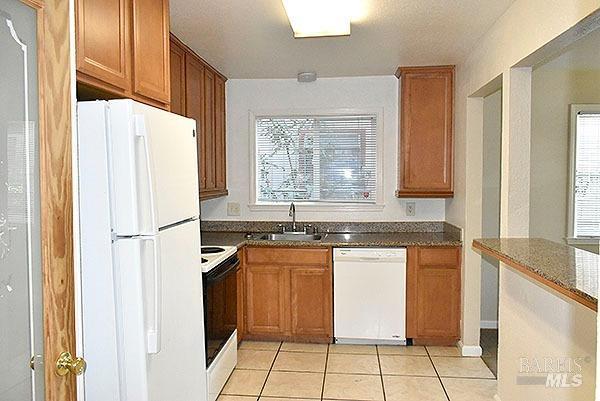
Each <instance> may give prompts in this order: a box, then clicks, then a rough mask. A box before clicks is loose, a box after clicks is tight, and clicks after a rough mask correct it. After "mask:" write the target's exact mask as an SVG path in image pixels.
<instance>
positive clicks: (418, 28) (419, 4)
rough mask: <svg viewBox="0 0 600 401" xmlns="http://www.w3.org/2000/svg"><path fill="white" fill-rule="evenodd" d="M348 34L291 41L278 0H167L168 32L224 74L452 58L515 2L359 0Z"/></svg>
mask: <svg viewBox="0 0 600 401" xmlns="http://www.w3.org/2000/svg"><path fill="white" fill-rule="evenodd" d="M359 1H361V9H362V10H361V12H360V15H358V16H357V18H356V19H354V20H353V23H352V35H351V36H350V37H337V38H307V39H294V38H293V33H292V30H291V28H290V25H289V22H288V19H287V16H286V14H285V10H284V8H283V5H282V3H281V0H171V30H172V31H173V32H174V33H175V34H176V35H177V36H178V37H179V38H180V39H181V40H183V42H185V43H186V44H187V45H188V46H190V47H191V48H192V49H194V50H195V51H196V52H198V54H200V55H201V56H202V57H203V58H204V59H205V60H206V61H208V62H209V63H210V64H212V65H213V66H214V67H215V68H217V69H218V70H220V71H221V72H222V73H224V74H225V75H226V76H227V77H229V78H291V77H295V76H296V74H297V73H298V72H302V71H316V72H317V73H318V75H319V76H320V77H332V76H334V77H342V76H367V75H391V74H393V73H394V72H395V70H396V68H397V67H398V66H399V65H433V64H456V63H458V62H459V61H460V60H461V58H462V57H463V56H465V55H466V54H467V52H468V50H469V49H470V48H471V47H472V46H473V45H475V43H476V41H477V40H478V39H479V38H480V37H481V36H482V35H483V34H484V33H485V32H486V31H487V30H488V29H489V28H490V27H491V26H492V25H493V23H494V21H496V19H498V18H499V17H500V16H501V15H502V14H503V13H504V11H506V9H507V8H508V7H509V6H510V4H511V3H512V2H513V1H514V0H359Z"/></svg>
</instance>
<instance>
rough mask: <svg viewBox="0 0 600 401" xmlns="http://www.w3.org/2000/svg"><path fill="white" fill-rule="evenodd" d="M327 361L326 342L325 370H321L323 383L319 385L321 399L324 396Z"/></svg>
mask: <svg viewBox="0 0 600 401" xmlns="http://www.w3.org/2000/svg"><path fill="white" fill-rule="evenodd" d="M328 363H329V344H327V352H326V354H325V370H324V371H323V385H321V401H323V397H324V396H325V379H326V378H327V364H328Z"/></svg>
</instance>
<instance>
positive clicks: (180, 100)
mask: <svg viewBox="0 0 600 401" xmlns="http://www.w3.org/2000/svg"><path fill="white" fill-rule="evenodd" d="M170 54H171V111H172V112H173V113H177V114H180V115H182V116H183V115H185V51H184V50H183V49H182V48H181V47H180V46H179V45H178V44H177V43H176V42H174V41H173V40H171V44H170Z"/></svg>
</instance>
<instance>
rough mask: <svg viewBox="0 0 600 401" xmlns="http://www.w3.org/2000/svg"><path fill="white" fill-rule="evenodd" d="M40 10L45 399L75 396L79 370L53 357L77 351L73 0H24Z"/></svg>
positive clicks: (72, 398)
mask: <svg viewBox="0 0 600 401" xmlns="http://www.w3.org/2000/svg"><path fill="white" fill-rule="evenodd" d="M21 2H23V3H24V4H26V5H28V6H30V7H32V8H34V9H35V10H36V11H37V24H38V32H37V35H38V37H37V40H38V44H37V46H38V79H39V125H38V127H39V144H40V147H39V149H40V201H41V211H42V212H41V237H42V238H41V242H42V248H41V249H42V297H43V304H44V305H43V333H44V365H43V366H44V388H45V397H44V399H45V401H76V399H77V394H76V380H75V376H74V375H72V374H69V375H67V376H64V377H61V376H58V375H57V374H56V372H55V362H56V360H57V359H58V356H59V355H60V353H61V352H63V351H69V352H71V353H74V352H75V350H76V349H75V271H74V258H73V186H72V174H73V171H72V170H73V168H72V137H71V135H72V126H71V125H72V120H71V117H72V114H71V105H72V92H71V50H70V46H71V43H70V28H71V21H70V1H69V0H21Z"/></svg>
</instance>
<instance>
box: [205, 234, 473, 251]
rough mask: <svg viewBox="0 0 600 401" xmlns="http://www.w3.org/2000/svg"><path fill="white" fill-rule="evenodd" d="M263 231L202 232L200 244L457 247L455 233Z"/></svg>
mask: <svg viewBox="0 0 600 401" xmlns="http://www.w3.org/2000/svg"><path fill="white" fill-rule="evenodd" d="M262 235H264V233H255V234H252V238H246V233H244V232H215V231H203V232H202V245H223V246H225V245H227V246H237V247H238V248H240V247H242V246H245V245H249V246H279V247H291V246H305V247H330V246H331V247H392V246H397V247H399V246H461V245H462V241H461V239H460V234H459V233H456V232H395V233H390V232H384V233H347V234H344V233H322V234H321V235H322V236H323V237H322V239H321V240H320V241H266V240H261V239H260V237H261V236H262Z"/></svg>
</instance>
